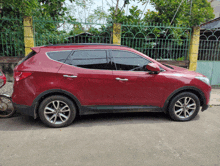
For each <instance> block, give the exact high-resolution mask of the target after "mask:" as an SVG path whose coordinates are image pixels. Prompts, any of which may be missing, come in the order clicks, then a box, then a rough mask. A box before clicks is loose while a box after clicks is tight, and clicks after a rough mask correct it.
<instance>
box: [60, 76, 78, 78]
mask: <svg viewBox="0 0 220 166" xmlns="http://www.w3.org/2000/svg"><path fill="white" fill-rule="evenodd" d="M63 76H64V77H69V78H76V77H77V76H74V75H63Z"/></svg>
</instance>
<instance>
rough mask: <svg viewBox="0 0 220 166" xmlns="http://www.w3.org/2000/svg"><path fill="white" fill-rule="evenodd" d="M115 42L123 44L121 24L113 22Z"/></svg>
mask: <svg viewBox="0 0 220 166" xmlns="http://www.w3.org/2000/svg"><path fill="white" fill-rule="evenodd" d="M113 44H117V45H121V24H120V23H113Z"/></svg>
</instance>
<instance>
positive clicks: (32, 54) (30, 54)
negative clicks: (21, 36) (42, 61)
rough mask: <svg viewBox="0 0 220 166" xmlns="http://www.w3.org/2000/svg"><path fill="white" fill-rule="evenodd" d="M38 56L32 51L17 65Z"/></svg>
mask: <svg viewBox="0 0 220 166" xmlns="http://www.w3.org/2000/svg"><path fill="white" fill-rule="evenodd" d="M36 54H37V53H36V52H35V51H31V52H30V53H29V54H28V55H27V56H25V57H24V58H23V59H21V60H20V61H19V62H18V64H17V65H20V64H21V63H23V62H24V61H26V60H28V59H29V58H31V57H33V56H34V55H36Z"/></svg>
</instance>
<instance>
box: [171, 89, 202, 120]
mask: <svg viewBox="0 0 220 166" xmlns="http://www.w3.org/2000/svg"><path fill="white" fill-rule="evenodd" d="M199 109H200V101H199V98H198V97H197V96H196V95H195V94H193V93H191V92H184V93H180V94H178V95H177V96H175V97H174V98H173V99H172V100H171V102H170V105H169V108H168V112H169V115H170V117H171V118H172V119H173V120H176V121H189V120H192V119H193V118H195V116H196V115H197V114H198V112H199Z"/></svg>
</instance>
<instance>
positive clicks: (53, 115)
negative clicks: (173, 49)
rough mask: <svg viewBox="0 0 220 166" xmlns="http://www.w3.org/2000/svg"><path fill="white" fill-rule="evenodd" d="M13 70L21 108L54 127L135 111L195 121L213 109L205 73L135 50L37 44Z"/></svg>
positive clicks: (16, 104) (17, 105) (15, 96)
mask: <svg viewBox="0 0 220 166" xmlns="http://www.w3.org/2000/svg"><path fill="white" fill-rule="evenodd" d="M32 50H33V51H32V52H31V53H30V54H29V55H28V56H26V57H25V58H24V59H23V60H22V61H21V62H19V64H18V66H16V68H15V69H14V80H15V81H14V92H13V95H12V100H13V102H14V107H15V108H16V110H17V111H19V112H21V113H24V114H27V115H30V116H33V117H34V118H37V117H38V116H39V117H40V119H41V120H42V121H43V123H45V124H46V125H48V126H50V127H63V126H68V125H70V124H71V123H72V122H73V120H74V119H75V117H76V115H85V114H96V113H114V112H130V111H140V110H141V111H153V112H165V113H167V114H169V115H170V117H171V118H172V119H173V120H177V121H188V120H191V119H193V118H194V117H195V116H196V115H197V113H198V112H199V110H200V107H202V111H204V110H206V109H207V108H208V102H209V97H210V91H211V86H210V84H209V79H208V78H206V77H205V76H203V75H202V74H199V73H196V72H193V71H188V70H187V69H184V68H180V67H176V66H168V65H163V64H161V63H159V62H157V61H155V60H153V59H151V58H149V57H148V56H146V55H144V54H142V53H141V52H138V51H136V50H134V49H132V48H129V47H125V46H119V45H110V44H63V45H50V46H41V47H34V48H32Z"/></svg>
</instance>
